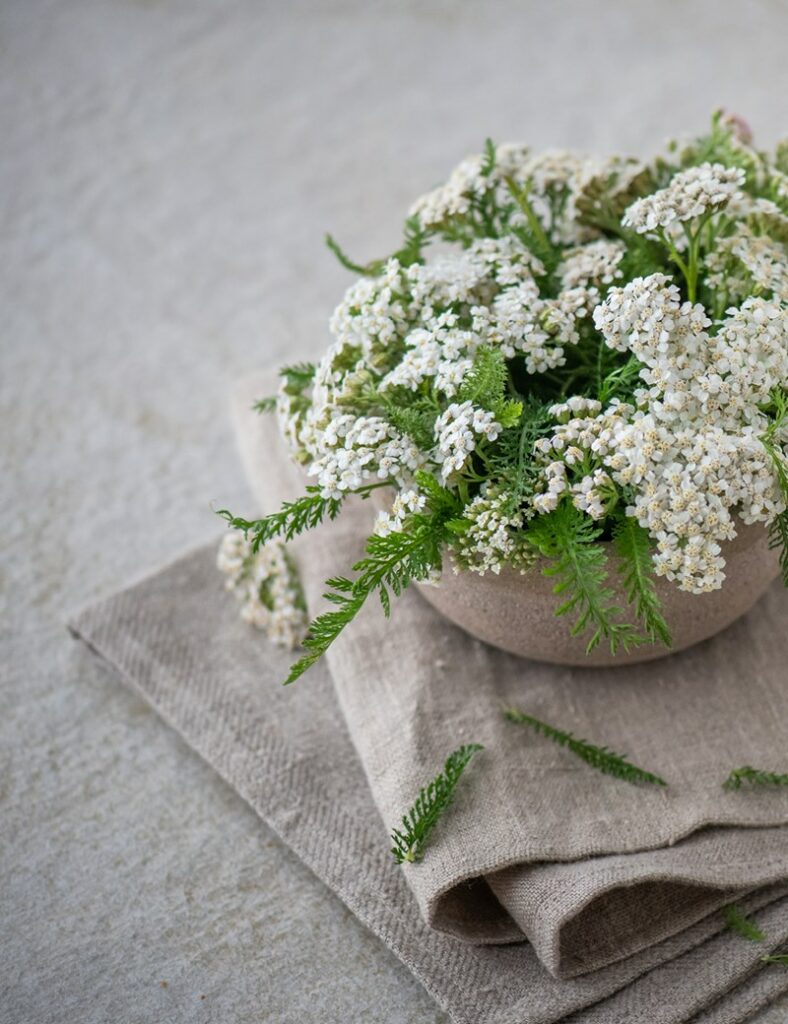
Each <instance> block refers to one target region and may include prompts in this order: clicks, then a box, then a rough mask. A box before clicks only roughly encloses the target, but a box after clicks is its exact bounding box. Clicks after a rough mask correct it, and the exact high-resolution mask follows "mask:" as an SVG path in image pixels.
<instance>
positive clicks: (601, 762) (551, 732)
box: [504, 708, 667, 786]
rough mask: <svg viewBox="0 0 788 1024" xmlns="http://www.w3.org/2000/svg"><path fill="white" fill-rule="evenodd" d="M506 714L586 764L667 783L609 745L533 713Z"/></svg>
mask: <svg viewBox="0 0 788 1024" xmlns="http://www.w3.org/2000/svg"><path fill="white" fill-rule="evenodd" d="M504 717H505V718H507V719H508V721H510V722H515V723H517V724H518V725H529V726H530V727H531V728H532V729H534V730H535V731H536V732H537V733H539V734H540V735H541V736H546V737H547V738H548V739H550V740H552V741H553V742H554V743H557V744H558V745H559V746H561V747H566V748H567V750H571V752H572V753H573V754H575V755H576V756H577V757H579V758H581V760H583V761H585V762H586V764H589V765H591V767H592V768H596V769H597V770H598V771H600V772H604V773H605V774H606V775H613V776H614V777H615V778H617V779H624V780H625V781H627V782H634V783H638V782H645V783H648V784H649V785H652V786H667V782H665V780H664V779H662V778H660V777H659V775H654V774H653V773H652V772H647V771H644V769H642V768H638V767H637V765H634V764H632V763H631V762H630V761H628V760H627V759H626V756H625V755H624V754H616V753H614V752H613V751H612V750H609V749H608V748H607V747H598V746H595V745H594V744H593V743H589V742H588V741H587V740H581V739H578V738H577V737H576V736H574V735H573V734H572V733H571V732H564V731H563V730H562V729H557V728H556V727H555V726H553V725H548V724H547V723H546V722H542V721H540V720H539V719H538V718H534V717H533V715H527V714H526V713H525V712H524V711H518V710H517V708H507V709H506V710H505V711H504Z"/></svg>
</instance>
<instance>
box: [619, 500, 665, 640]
mask: <svg viewBox="0 0 788 1024" xmlns="http://www.w3.org/2000/svg"><path fill="white" fill-rule="evenodd" d="M613 540H614V543H615V548H616V553H617V554H618V556H619V558H620V559H621V565H620V566H619V572H620V573H621V576H622V580H623V584H624V588H625V590H626V595H627V601H628V602H629V604H630V605H631V606H632V607H633V608H634V610H635V614H636V615H637V617H638V619H639V620H640V622H641V623H642V624H643V628H644V629H645V631H646V635H647V636H648V637H649V639H650V640H653V641H654V642H655V643H656V642H657V641H660V642H661V643H663V644H664V645H665V646H666V647H671V646H672V644H673V640H672V638H671V635H670V630H669V629H668V624H667V622H665V619H664V618H663V616H662V611H661V606H660V602H659V597H658V596H657V592H656V590H655V589H654V582H653V580H652V578H651V574H652V569H653V566H652V561H651V539H650V537H649V534H648V530H645V529H643V527H642V526H641V525H640V524H639V523H638V521H637V520H636V519H634V518H633V517H632V516H622V517H621V518H620V519H619V520H618V521H617V522H616V525H615V527H614V529H613Z"/></svg>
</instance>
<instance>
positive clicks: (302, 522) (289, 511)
mask: <svg viewBox="0 0 788 1024" xmlns="http://www.w3.org/2000/svg"><path fill="white" fill-rule="evenodd" d="M342 501H343V499H342V498H324V497H322V495H321V494H320V490H319V489H318V488H317V487H308V488H307V493H306V494H305V495H303V497H301V498H298V499H297V500H296V501H286V502H285V503H284V504H283V505H282V507H281V509H279V511H278V512H272V513H271V515H270V516H265V517H264V518H262V519H242V518H241V517H239V516H234V515H233V514H232V512H230V511H229V510H228V509H226V508H222V509H219V510H218V511H217V513H216V514H217V515H219V516H221V517H222V519H226V520H227V523H228V525H229V527H230V529H232V530H241V531H242V532H243V535H244V536H245V537H247V538H248V537H251V540H252V552H253V553H256V552H257V551H258V550H259V549H260V546H261V545H262V544H265V543H266V541H269V540H272V539H273V538H274V537H284V539H285V540H292V539H293V537H295V536H296V535H297V534H299V533H303V532H304V530H312V529H314V527H316V526H317V525H318V523H320V522H322V521H323V519H325V518H326V516H328V518H329V519H336V517H337V516H338V515H339V510H340V508H341V507H342Z"/></svg>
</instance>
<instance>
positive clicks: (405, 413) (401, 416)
mask: <svg viewBox="0 0 788 1024" xmlns="http://www.w3.org/2000/svg"><path fill="white" fill-rule="evenodd" d="M383 415H384V416H385V418H386V419H387V420H388V422H389V423H390V424H391V425H392V427H396V429H397V430H399V432H400V433H401V434H407V435H408V437H410V438H411V440H412V441H413V442H414V444H416V445H418V447H419V448H421V449H423V450H424V451H429V450H430V448H432V446H433V445H434V444H435V435H434V429H435V420H436V419H437V415H436V412H435V406H434V405H433V404H432V403H431V402H429V401H427V400H426V399H425V400H422V401H417V402H414V403H413V404H412V405H409V406H398V405H394V404H393V403H389V404H387V405H386V407H385V410H384V413H383Z"/></svg>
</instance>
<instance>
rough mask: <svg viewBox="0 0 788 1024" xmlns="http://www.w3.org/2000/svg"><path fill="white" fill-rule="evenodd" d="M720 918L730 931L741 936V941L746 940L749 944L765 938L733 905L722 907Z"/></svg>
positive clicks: (742, 912) (739, 909)
mask: <svg viewBox="0 0 788 1024" xmlns="http://www.w3.org/2000/svg"><path fill="white" fill-rule="evenodd" d="M722 916H723V917H724V918H725V923H726V924H727V926H728V927H729V928H730V929H731V931H734V932H736V934H737V935H741V937H742V938H743V939H747V940H748V941H749V942H763V941H764V939H765V938H766V936H765V935H764V933H763V932H762V931H761V929H760V928H759V927H758V926H757V925H756V924H755V923H754V922H753V921H751V920H750V919H749V917H747V915H746V914H745V913H744V911H743V910H742V909H741V908H740V907H737V906H736V904H735V903H729V904H728V905H727V906H726V907H723V908H722Z"/></svg>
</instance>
